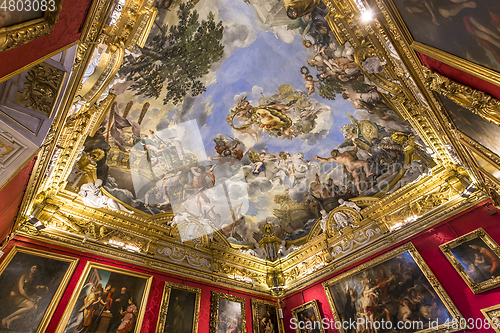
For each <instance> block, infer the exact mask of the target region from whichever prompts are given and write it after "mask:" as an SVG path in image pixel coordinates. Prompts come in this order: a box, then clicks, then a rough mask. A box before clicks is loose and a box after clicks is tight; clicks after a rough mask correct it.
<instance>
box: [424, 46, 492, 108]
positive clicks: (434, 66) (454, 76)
mask: <svg viewBox="0 0 500 333" xmlns="http://www.w3.org/2000/svg"><path fill="white" fill-rule="evenodd" d="M417 55H418V57H419V58H420V61H422V64H424V66H425V67H427V68H430V69H431V70H433V71H434V72H436V73H439V74H441V75H444V76H446V77H448V78H449V79H450V80H453V81H455V82H458V83H461V84H463V85H466V86H469V87H471V88H474V89H477V90H481V91H483V92H485V93H486V94H488V95H491V96H493V97H496V98H498V99H500V88H499V87H498V86H497V85H494V84H493V83H489V82H487V81H484V80H482V79H480V78H478V77H476V76H474V75H471V74H468V73H465V72H462V71H460V70H458V69H456V68H455V67H452V66H449V65H447V64H445V63H442V62H440V61H438V60H436V59H434V58H431V57H429V56H426V55H425V54H422V53H419V52H417Z"/></svg>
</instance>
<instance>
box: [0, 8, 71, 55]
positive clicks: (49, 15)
mask: <svg viewBox="0 0 500 333" xmlns="http://www.w3.org/2000/svg"><path fill="white" fill-rule="evenodd" d="M61 10H62V0H55V10H54V11H49V10H46V11H45V13H44V15H43V17H42V18H38V19H34V20H29V21H26V22H22V23H19V24H16V25H13V26H10V27H5V28H0V52H1V51H7V50H10V49H13V48H15V47H17V46H19V45H22V44H26V43H29V42H31V41H33V40H35V39H37V38H39V37H43V36H47V35H50V32H51V31H52V30H54V27H55V25H56V23H57V21H58V20H59V13H60V12H61Z"/></svg>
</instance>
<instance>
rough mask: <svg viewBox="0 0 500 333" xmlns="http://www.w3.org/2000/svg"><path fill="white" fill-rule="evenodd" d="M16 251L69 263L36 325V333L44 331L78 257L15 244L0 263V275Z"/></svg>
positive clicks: (76, 263)
mask: <svg viewBox="0 0 500 333" xmlns="http://www.w3.org/2000/svg"><path fill="white" fill-rule="evenodd" d="M16 253H25V254H30V255H33V256H37V257H43V258H49V259H54V260H59V261H66V262H69V263H70V265H69V267H68V270H67V271H66V273H65V274H64V277H63V279H62V280H61V283H60V284H59V287H58V288H57V290H56V293H55V294H54V297H53V298H52V300H51V301H50V304H49V306H48V307H47V310H46V311H45V315H44V316H43V318H42V321H41V322H40V325H39V326H38V329H37V330H36V333H41V332H45V330H46V329H47V326H48V325H49V322H50V320H51V319H52V315H53V314H54V311H55V310H56V307H57V304H58V303H59V301H60V300H61V297H62V295H63V293H64V291H65V290H66V287H67V286H68V283H69V281H70V279H71V276H72V275H73V273H74V271H75V269H76V266H77V265H78V261H79V259H78V258H73V257H68V256H65V255H62V254H55V253H50V252H45V251H40V250H33V249H29V248H26V247H21V246H17V245H15V246H14V247H13V248H12V249H11V250H10V252H9V254H8V255H7V257H5V259H4V260H3V261H2V263H1V264H0V275H2V274H3V272H4V270H5V269H6V268H7V267H8V265H9V263H10V262H11V261H12V259H13V258H14V256H15V255H16Z"/></svg>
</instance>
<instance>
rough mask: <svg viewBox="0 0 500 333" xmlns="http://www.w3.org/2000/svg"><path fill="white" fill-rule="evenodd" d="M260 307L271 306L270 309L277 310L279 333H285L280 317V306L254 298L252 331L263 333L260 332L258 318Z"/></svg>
mask: <svg viewBox="0 0 500 333" xmlns="http://www.w3.org/2000/svg"><path fill="white" fill-rule="evenodd" d="M259 305H265V306H270V307H273V308H275V309H276V322H277V323H278V332H280V333H283V332H285V330H284V328H283V326H282V323H281V320H280V317H279V311H278V304H276V303H273V302H268V301H263V300H260V299H253V298H252V330H253V333H261V332H259V318H257V314H258V306H259Z"/></svg>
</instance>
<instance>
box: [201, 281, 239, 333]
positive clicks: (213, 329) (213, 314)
mask: <svg viewBox="0 0 500 333" xmlns="http://www.w3.org/2000/svg"><path fill="white" fill-rule="evenodd" d="M221 299H225V300H227V301H231V302H237V303H240V304H241V333H246V331H247V324H246V309H245V299H244V298H243V297H238V296H233V295H229V294H225V293H221V292H218V291H212V305H211V306H210V333H217V324H218V319H219V300H221Z"/></svg>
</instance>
